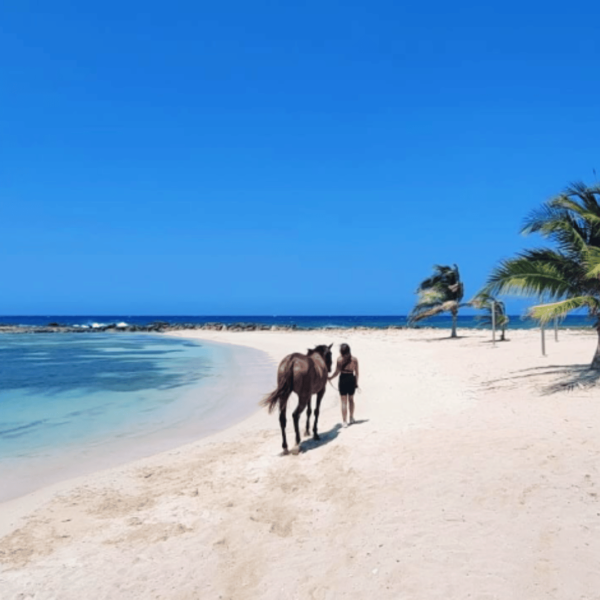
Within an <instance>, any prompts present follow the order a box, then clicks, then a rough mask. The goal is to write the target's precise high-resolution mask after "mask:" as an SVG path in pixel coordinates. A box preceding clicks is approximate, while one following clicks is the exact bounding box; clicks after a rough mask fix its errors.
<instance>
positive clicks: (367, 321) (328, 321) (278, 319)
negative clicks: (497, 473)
mask: <svg viewBox="0 0 600 600" xmlns="http://www.w3.org/2000/svg"><path fill="white" fill-rule="evenodd" d="M154 321H166V322H168V323H199V324H200V323H225V324H233V323H260V324H264V325H296V327H297V328H299V329H308V328H328V327H346V328H349V327H375V328H386V327H398V326H400V327H404V326H406V325H407V320H406V316H403V315H400V316H309V317H307V316H264V315H262V316H255V315H245V316H233V317H232V316H226V315H225V316H219V315H217V316H169V315H152V316H135V315H133V316H132V315H104V316H98V315H95V316H94V315H85V316H56V315H44V316H5V317H2V316H0V324H6V325H48V324H49V323H59V324H61V325H70V326H73V325H78V326H81V327H93V326H94V325H108V324H110V323H127V324H130V325H148V324H149V323H152V322H154ZM451 322H452V320H451V317H450V316H448V315H442V316H438V317H432V318H431V319H428V320H427V321H423V322H422V323H420V324H419V327H435V328H439V329H446V328H450V326H451ZM591 324H592V322H591V321H590V320H589V319H588V318H587V317H585V316H584V315H570V316H568V317H567V318H566V319H565V320H564V321H563V322H562V323H561V327H572V328H578V327H589V326H590V325H591ZM458 326H459V327H465V328H469V329H471V328H475V327H478V326H479V322H478V321H477V320H476V318H475V316H474V315H460V316H459V317H458ZM537 326H538V325H537V323H536V322H535V321H533V320H531V319H524V318H523V317H521V316H519V315H513V316H511V317H510V324H509V328H510V329H532V328H535V327H537Z"/></svg>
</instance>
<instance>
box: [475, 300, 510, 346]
mask: <svg viewBox="0 0 600 600" xmlns="http://www.w3.org/2000/svg"><path fill="white" fill-rule="evenodd" d="M469 304H470V305H471V306H472V307H473V308H477V309H479V310H482V311H483V314H478V315H476V316H475V320H476V321H477V322H478V325H479V326H480V327H492V326H493V325H494V324H495V325H496V328H498V329H499V330H500V341H501V342H504V341H506V327H507V326H508V323H509V321H510V319H509V317H508V315H507V314H506V306H505V304H504V302H502V300H498V298H496V297H495V296H492V295H491V294H489V293H488V292H486V291H481V292H479V293H478V294H477V295H476V296H475V297H474V298H473V299H472V300H471V301H470V302H469ZM492 314H493V315H494V319H492Z"/></svg>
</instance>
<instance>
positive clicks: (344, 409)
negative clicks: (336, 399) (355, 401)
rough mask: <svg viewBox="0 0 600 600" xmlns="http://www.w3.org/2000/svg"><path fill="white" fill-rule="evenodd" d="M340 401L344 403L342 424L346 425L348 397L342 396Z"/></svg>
mask: <svg viewBox="0 0 600 600" xmlns="http://www.w3.org/2000/svg"><path fill="white" fill-rule="evenodd" d="M340 400H341V401H342V422H343V423H344V425H345V424H346V416H347V412H348V409H347V406H348V396H342V395H341V394H340Z"/></svg>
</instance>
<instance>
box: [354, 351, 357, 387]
mask: <svg viewBox="0 0 600 600" xmlns="http://www.w3.org/2000/svg"><path fill="white" fill-rule="evenodd" d="M354 377H356V387H358V358H355V359H354Z"/></svg>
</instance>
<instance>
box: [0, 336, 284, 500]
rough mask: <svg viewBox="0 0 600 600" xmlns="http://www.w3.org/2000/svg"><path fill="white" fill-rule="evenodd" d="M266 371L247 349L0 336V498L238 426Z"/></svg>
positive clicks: (128, 339)
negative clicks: (248, 374)
mask: <svg viewBox="0 0 600 600" xmlns="http://www.w3.org/2000/svg"><path fill="white" fill-rule="evenodd" d="M248 366H251V367H252V371H253V379H252V381H251V382H250V384H249V385H246V386H244V389H243V390H242V392H240V390H239V389H238V388H239V386H238V385H237V383H238V380H239V379H240V377H241V376H242V375H243V374H244V372H245V369H246V368H247V367H248ZM269 366H270V365H269V362H268V360H266V359H265V357H264V355H262V353H258V352H257V351H254V350H250V349H239V348H237V349H236V348H235V347H231V346H225V345H217V344H207V343H204V342H203V343H202V344H200V343H196V342H193V341H189V340H185V339H180V338H171V337H166V336H152V335H148V334H139V335H138V334H125V335H123V334H96V335H79V334H64V335H62V334H61V335H53V334H35V335H19V334H7V335H2V336H0V382H1V388H0V474H1V475H2V480H3V482H4V484H5V485H3V486H2V488H1V489H0V500H2V499H7V498H8V497H14V496H15V495H16V494H20V493H25V492H26V491H31V490H33V489H35V488H36V487H40V486H41V485H43V484H46V483H50V482H54V481H57V480H60V479H62V478H66V477H69V476H71V475H75V474H80V473H84V472H86V471H89V470H93V469H94V468H99V467H104V466H111V465H113V464H117V463H120V462H124V461H126V460H129V459H132V458H137V457H141V456H146V455H149V454H152V453H154V452H156V451H160V450H164V449H168V448H172V447H174V446H177V445H180V444H182V443H185V442H188V441H192V440H194V439H197V438H198V437H201V436H203V435H206V434H208V433H211V432H213V431H215V430H217V429H220V428H221V427H223V426H226V425H228V424H230V423H231V422H232V421H235V420H239V419H240V418H243V417H244V416H247V415H248V414H250V413H251V412H252V411H253V410H255V409H256V403H257V402H258V399H259V398H260V397H261V394H262V393H265V392H266V391H269V390H268V388H269V385H270V384H271V383H272V382H271V381H270V379H271V377H270V375H271V376H272V373H270V369H269ZM271 370H272V369H271Z"/></svg>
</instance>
